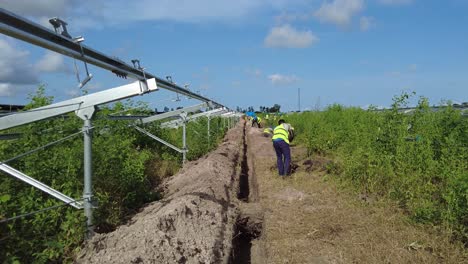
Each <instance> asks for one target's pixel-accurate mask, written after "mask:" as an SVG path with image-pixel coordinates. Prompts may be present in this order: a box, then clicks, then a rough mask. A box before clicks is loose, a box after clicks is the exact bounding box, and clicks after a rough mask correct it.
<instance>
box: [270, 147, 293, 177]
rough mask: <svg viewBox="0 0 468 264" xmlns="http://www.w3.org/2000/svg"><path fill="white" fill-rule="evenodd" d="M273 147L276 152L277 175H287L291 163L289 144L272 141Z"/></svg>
mask: <svg viewBox="0 0 468 264" xmlns="http://www.w3.org/2000/svg"><path fill="white" fill-rule="evenodd" d="M273 147H274V148H275V151H276V161H277V164H278V173H279V175H281V176H284V175H287V174H289V172H290V171H289V170H290V163H291V150H290V149H289V144H288V143H286V142H284V141H283V140H278V141H273Z"/></svg>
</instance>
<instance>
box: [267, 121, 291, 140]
mask: <svg viewBox="0 0 468 264" xmlns="http://www.w3.org/2000/svg"><path fill="white" fill-rule="evenodd" d="M271 139H272V140H275V139H282V140H284V142H286V143H288V144H289V132H288V131H287V130H286V129H285V128H284V126H283V124H281V125H279V126H277V127H275V129H274V130H273V137H272V138H271Z"/></svg>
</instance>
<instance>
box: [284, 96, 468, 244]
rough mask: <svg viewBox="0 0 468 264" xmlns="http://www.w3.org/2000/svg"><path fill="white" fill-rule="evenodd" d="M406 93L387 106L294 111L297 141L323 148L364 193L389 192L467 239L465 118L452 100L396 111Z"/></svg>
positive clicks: (335, 168)
mask: <svg viewBox="0 0 468 264" xmlns="http://www.w3.org/2000/svg"><path fill="white" fill-rule="evenodd" d="M408 98H409V96H408V95H407V94H403V95H401V96H400V97H395V98H394V103H393V108H392V109H391V110H385V111H374V110H375V109H370V110H367V111H366V110H362V109H358V108H345V107H342V106H340V105H333V106H330V107H329V108H328V109H326V110H325V111H323V112H307V113H301V114H292V115H289V116H288V117H287V121H288V122H289V123H291V124H293V126H294V127H295V129H296V133H297V135H298V137H297V140H296V143H300V144H305V145H306V146H307V150H308V153H309V155H328V156H332V157H334V160H335V162H333V163H331V164H329V165H328V170H329V171H330V172H331V173H332V174H334V175H336V176H338V177H339V179H342V180H343V181H344V182H346V183H350V184H351V185H352V186H354V187H356V188H358V189H359V191H361V192H363V193H365V194H366V195H369V196H374V197H386V198H390V199H393V200H395V201H397V202H398V204H399V205H400V206H401V208H403V209H404V210H405V211H406V212H407V213H408V214H409V215H410V216H411V218H412V219H413V220H414V221H416V222H420V223H427V224H431V225H435V226H438V227H443V228H444V229H446V230H448V231H449V232H451V233H452V234H453V237H454V238H455V239H458V240H461V241H463V242H464V243H465V245H466V244H467V243H468V119H467V118H466V117H463V116H462V115H461V113H460V111H457V110H454V109H453V108H451V107H446V108H443V109H442V110H440V111H438V112H433V111H431V110H430V109H429V103H428V100H427V99H426V98H423V97H421V98H420V100H419V104H418V106H417V107H416V110H415V111H414V112H412V113H409V114H404V113H401V112H399V111H398V108H401V107H403V106H405V105H406V103H407V100H408Z"/></svg>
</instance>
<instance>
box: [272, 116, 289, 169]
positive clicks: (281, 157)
mask: <svg viewBox="0 0 468 264" xmlns="http://www.w3.org/2000/svg"><path fill="white" fill-rule="evenodd" d="M271 139H272V141H273V147H274V148H275V152H276V162H277V165H278V173H279V175H280V176H286V175H289V174H290V168H291V149H290V148H289V143H290V142H291V141H292V140H293V139H294V128H293V127H292V126H291V125H290V124H288V123H286V122H285V121H284V119H280V120H278V126H277V127H275V129H274V130H273V137H272V138H271Z"/></svg>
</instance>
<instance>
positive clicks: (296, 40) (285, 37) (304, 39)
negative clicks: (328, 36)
mask: <svg viewBox="0 0 468 264" xmlns="http://www.w3.org/2000/svg"><path fill="white" fill-rule="evenodd" d="M318 41H319V38H318V37H316V36H315V35H314V34H312V32H311V31H310V30H308V31H299V30H296V29H295V28H293V27H291V26H290V25H287V24H286V25H283V26H279V27H274V28H272V29H271V30H270V33H269V34H268V36H266V38H265V41H264V43H265V46H267V47H270V48H306V47H309V46H311V45H312V44H314V43H316V42H318Z"/></svg>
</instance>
